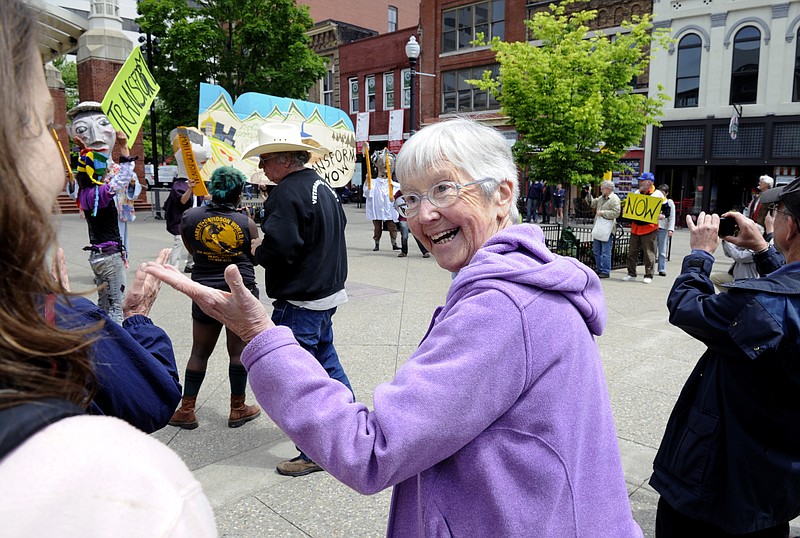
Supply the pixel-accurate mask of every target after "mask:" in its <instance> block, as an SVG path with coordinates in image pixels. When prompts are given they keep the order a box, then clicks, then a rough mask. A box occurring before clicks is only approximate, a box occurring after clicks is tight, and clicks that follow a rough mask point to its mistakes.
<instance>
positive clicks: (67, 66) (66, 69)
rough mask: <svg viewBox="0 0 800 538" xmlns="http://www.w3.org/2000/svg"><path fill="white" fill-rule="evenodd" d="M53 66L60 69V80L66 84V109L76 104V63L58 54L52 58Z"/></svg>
mask: <svg viewBox="0 0 800 538" xmlns="http://www.w3.org/2000/svg"><path fill="white" fill-rule="evenodd" d="M53 67H55V68H56V69H58V70H59V71H61V80H63V81H64V86H66V101H67V110H69V109H70V108H72V107H74V106H75V105H77V104H78V64H76V63H75V62H72V61H70V60H69V59H67V57H66V56H59V57H58V58H55V59H54V60H53Z"/></svg>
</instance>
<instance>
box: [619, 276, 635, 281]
mask: <svg viewBox="0 0 800 538" xmlns="http://www.w3.org/2000/svg"><path fill="white" fill-rule="evenodd" d="M631 280H636V277H635V276H631V275H625V276H624V277H622V281H623V282H630V281H631Z"/></svg>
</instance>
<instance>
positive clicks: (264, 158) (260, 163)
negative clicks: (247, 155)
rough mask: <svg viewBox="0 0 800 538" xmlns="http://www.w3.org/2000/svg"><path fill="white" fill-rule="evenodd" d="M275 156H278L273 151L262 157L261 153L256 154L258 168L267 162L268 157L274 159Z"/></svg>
mask: <svg viewBox="0 0 800 538" xmlns="http://www.w3.org/2000/svg"><path fill="white" fill-rule="evenodd" d="M277 156H278V155H276V154H275V153H271V154H269V155H267V156H266V157H264V156H263V155H259V156H258V167H259V168H261V167H262V166H264V165H265V164H267V162H268V161H269V160H270V159H274V158H275V157H277Z"/></svg>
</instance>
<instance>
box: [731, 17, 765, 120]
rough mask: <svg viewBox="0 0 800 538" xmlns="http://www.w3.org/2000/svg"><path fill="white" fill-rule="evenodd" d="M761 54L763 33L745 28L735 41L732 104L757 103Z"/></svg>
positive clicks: (750, 27)
mask: <svg viewBox="0 0 800 538" xmlns="http://www.w3.org/2000/svg"><path fill="white" fill-rule="evenodd" d="M760 52H761V32H759V31H758V29H757V28H754V27H753V26H745V27H744V28H742V29H741V30H739V31H738V32H736V37H735V38H734V39H733V67H732V69H731V102H730V104H734V103H736V104H748V103H755V102H756V97H757V93H758V56H759V53H760Z"/></svg>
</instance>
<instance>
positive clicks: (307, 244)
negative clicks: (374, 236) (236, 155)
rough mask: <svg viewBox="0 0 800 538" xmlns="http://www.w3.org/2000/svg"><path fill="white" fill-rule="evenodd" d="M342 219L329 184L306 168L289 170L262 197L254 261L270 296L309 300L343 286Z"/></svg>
mask: <svg viewBox="0 0 800 538" xmlns="http://www.w3.org/2000/svg"><path fill="white" fill-rule="evenodd" d="M346 223H347V219H346V218H345V215H344V211H343V210H342V206H341V204H340V203H339V198H338V197H337V196H336V193H335V192H334V191H333V189H331V188H330V186H328V184H327V183H325V181H323V180H322V179H321V178H320V177H319V176H318V175H317V173H316V172H314V171H313V170H311V169H308V168H306V169H303V170H300V171H297V172H292V173H291V174H289V175H288V176H286V177H285V178H283V180H281V182H280V183H278V186H277V187H275V188H274V189H273V190H272V193H271V194H270V195H269V198H267V202H266V206H265V211H264V221H263V222H262V223H261V229H262V230H263V231H264V240H263V242H262V243H261V245H260V246H259V247H258V248H257V249H256V256H255V258H256V262H257V263H258V264H259V265H261V266H263V267H264V268H265V269H266V289H267V295H268V296H269V297H270V298H271V299H283V300H287V301H314V300H317V299H323V298H325V297H328V296H330V295H333V294H334V293H336V292H338V291H341V290H342V289H344V282H345V280H347V246H346V244H345V238H344V227H345V225H346Z"/></svg>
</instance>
